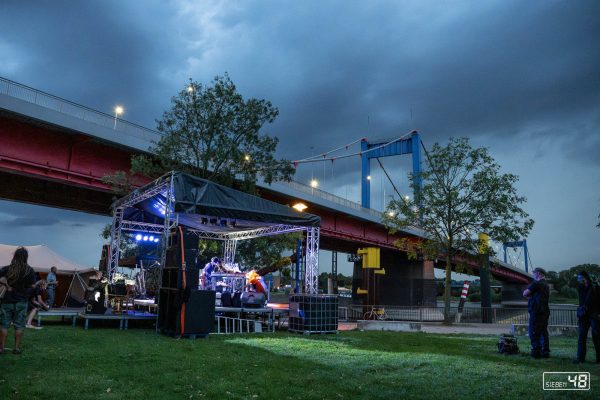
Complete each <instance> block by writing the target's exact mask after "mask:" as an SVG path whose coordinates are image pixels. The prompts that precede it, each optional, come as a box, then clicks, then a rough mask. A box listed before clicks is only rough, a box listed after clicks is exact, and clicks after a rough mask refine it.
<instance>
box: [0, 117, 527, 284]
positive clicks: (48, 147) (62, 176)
mask: <svg viewBox="0 0 600 400" xmlns="http://www.w3.org/2000/svg"><path fill="white" fill-rule="evenodd" d="M0 144H1V146H0V176H5V177H7V178H6V179H5V180H6V181H7V182H9V181H10V182H11V184H13V185H17V184H18V181H17V180H15V179H12V178H8V176H11V175H14V174H17V175H24V176H26V177H27V178H24V180H26V181H27V182H28V183H31V182H35V179H37V180H39V181H51V182H55V183H56V184H57V186H55V187H54V190H57V191H63V190H65V188H68V187H73V186H75V187H77V188H78V190H79V191H74V192H69V193H70V195H72V196H73V195H75V196H84V197H85V196H91V197H94V193H98V196H97V197H98V199H97V200H98V201H97V202H96V203H95V204H92V205H90V204H91V202H90V201H88V202H87V203H86V206H85V207H81V208H79V206H78V205H76V204H78V203H73V205H71V207H65V206H63V207H65V208H74V209H80V210H82V211H89V212H96V213H102V214H108V208H109V206H110V203H109V200H108V199H110V198H111V194H112V191H111V188H110V186H109V185H107V184H106V183H104V182H103V181H102V177H103V176H105V175H109V174H113V173H114V172H115V171H118V170H123V171H129V169H130V167H131V165H130V159H131V155H132V154H133V153H135V151H134V150H132V149H129V148H122V147H118V146H116V145H114V144H109V143H106V142H103V141H101V140H99V139H95V138H93V137H90V136H87V135H84V134H81V133H78V132H74V131H70V130H67V129H64V128H60V127H55V126H51V125H49V124H45V123H42V122H39V121H32V120H30V119H27V118H24V117H20V116H15V115H14V114H9V113H6V112H0ZM135 183H136V184H138V185H143V184H145V183H147V180H145V179H143V178H141V177H138V178H137V180H136V181H135ZM49 190H51V189H49ZM100 193H102V196H99V195H100ZM39 194H40V192H39V191H38V192H37V193H36V194H29V195H27V194H23V193H21V194H17V195H14V194H13V193H12V191H11V188H10V187H8V188H6V187H5V188H4V190H0V197H4V198H6V199H8V200H19V201H28V202H32V203H37V204H46V205H52V206H61V205H59V204H57V202H59V200H57V198H58V197H57V196H54V197H55V198H54V200H53V201H47V202H46V203H44V199H43V198H40V195H39ZM11 196H12V197H11ZM66 196H68V195H66ZM261 196H262V197H265V198H268V199H270V200H273V201H276V202H279V203H282V204H290V203H291V202H292V201H293V200H294V199H293V198H290V197H287V196H285V195H283V194H281V193H275V192H269V191H268V190H261ZM104 203H108V204H104ZM86 207H87V208H86ZM90 207H92V208H90ZM310 212H311V213H313V214H316V215H319V216H320V217H321V219H322V220H321V221H322V223H321V234H322V236H323V237H324V238H325V239H327V240H328V241H329V242H330V243H336V247H337V246H338V245H339V244H340V243H341V242H344V243H348V248H349V249H350V250H351V249H353V248H358V247H364V246H377V247H383V248H388V249H393V250H397V251H401V250H400V249H398V248H397V247H396V246H395V245H394V242H395V241H396V240H398V239H400V238H402V237H404V238H409V239H411V240H414V241H418V240H420V239H418V238H415V237H413V236H409V235H401V234H395V235H391V234H390V233H389V232H388V230H387V229H386V228H385V227H384V226H383V225H379V224H376V223H373V222H369V221H365V220H361V219H357V218H355V217H352V216H350V215H346V214H343V213H340V212H336V211H333V210H329V209H326V208H319V207H318V206H315V207H311V209H310ZM472 267H474V268H478V267H477V266H476V265H473V266H472ZM491 271H492V274H494V275H495V276H497V277H499V278H504V279H507V280H510V281H512V282H519V283H527V282H528V279H527V278H526V277H524V276H522V275H519V274H518V273H516V272H513V271H510V270H507V269H504V268H500V267H496V266H494V267H492V269H491Z"/></svg>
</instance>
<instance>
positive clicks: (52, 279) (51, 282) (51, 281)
mask: <svg viewBox="0 0 600 400" xmlns="http://www.w3.org/2000/svg"><path fill="white" fill-rule="evenodd" d="M46 282H47V283H48V287H47V288H46V292H47V293H48V299H47V301H46V303H48V305H49V306H50V307H54V296H55V293H56V287H57V286H58V280H57V279H56V267H55V266H52V268H50V272H49V273H48V276H47V277H46Z"/></svg>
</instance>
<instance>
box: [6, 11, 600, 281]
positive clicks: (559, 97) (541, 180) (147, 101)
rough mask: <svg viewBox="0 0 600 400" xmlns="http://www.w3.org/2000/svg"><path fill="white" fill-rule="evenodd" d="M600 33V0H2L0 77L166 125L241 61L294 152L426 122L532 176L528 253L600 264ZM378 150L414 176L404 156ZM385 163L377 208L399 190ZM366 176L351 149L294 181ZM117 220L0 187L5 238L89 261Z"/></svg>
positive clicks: (391, 166) (349, 185) (433, 130)
mask: <svg viewBox="0 0 600 400" xmlns="http://www.w3.org/2000/svg"><path fill="white" fill-rule="evenodd" d="M598 37H600V2H598V1H593V0H591V1H579V0H578V1H551V0H547V1H508V0H502V1H486V2H480V1H474V0H473V1H444V2H442V1H422V0H418V1H353V0H351V1H348V0H346V1H239V2H236V1H200V0H198V1H144V2H140V1H133V0H131V1H126V0H119V1H27V2H23V1H20V0H14V1H12V0H3V1H2V2H0V76H3V77H5V78H8V79H11V80H14V81H17V82H19V83H22V84H25V85H28V86H32V87H34V88H36V89H39V90H42V91H45V92H48V93H51V94H54V95H56V96H60V97H63V98H65V99H68V100H71V101H74V102H77V103H80V104H83V105H85V106H88V107H92V108H95V109H98V110H100V111H104V112H107V113H111V111H112V109H113V107H114V106H115V105H116V104H122V105H123V106H124V107H125V110H126V113H125V115H124V118H125V119H127V120H129V121H132V122H135V123H138V124H141V125H144V126H147V127H150V128H154V127H155V120H156V119H157V118H160V116H161V114H162V112H163V111H164V110H165V109H167V108H168V107H169V102H170V97H171V96H173V95H175V94H176V93H177V92H178V91H179V90H180V89H182V88H183V87H184V85H185V84H186V82H187V80H188V78H190V77H191V78H193V79H194V80H197V81H199V82H203V83H209V82H210V80H211V79H212V78H213V77H214V76H215V75H218V74H223V73H224V72H228V73H229V75H230V76H231V78H232V80H233V81H234V82H235V83H236V85H237V87H238V90H239V92H241V93H242V94H243V95H244V96H246V97H258V98H265V99H268V100H271V101H272V102H273V104H274V105H276V106H277V107H278V108H279V110H280V116H279V118H278V119H277V121H276V122H275V123H274V124H273V125H270V126H268V127H266V128H265V130H264V132H265V133H268V134H270V135H275V136H277V137H279V139H280V145H279V148H278V155H279V156H281V157H286V158H288V159H299V158H304V157H307V156H310V155H314V154H318V153H320V152H324V151H327V150H330V149H333V148H336V147H338V146H341V145H343V144H346V143H349V142H352V141H354V140H356V139H358V138H361V137H367V138H369V139H370V140H380V139H385V138H392V137H398V136H399V135H402V134H404V133H406V132H408V131H410V130H412V129H417V130H418V131H419V132H420V133H421V135H422V139H423V141H424V143H425V145H426V146H428V147H430V146H431V145H432V144H433V143H435V142H441V143H445V142H446V141H447V139H448V138H449V137H453V136H454V137H458V136H467V137H469V138H471V141H472V143H473V144H474V145H476V146H486V147H488V148H489V149H490V152H491V154H492V156H493V157H494V158H495V159H496V160H497V161H498V162H499V163H500V164H501V165H502V167H503V171H504V172H511V173H514V174H517V175H519V176H520V182H519V184H518V188H519V191H520V193H521V194H523V195H525V196H526V197H527V198H528V203H527V205H526V209H527V211H528V212H529V213H530V215H531V216H532V217H533V218H534V219H535V221H536V225H535V227H534V229H533V232H532V233H531V235H530V237H529V238H527V240H528V244H529V249H530V252H531V259H532V262H533V264H534V265H535V266H544V267H547V268H549V269H554V270H560V269H563V268H567V267H570V266H573V265H576V264H579V263H586V262H590V263H598V264H600V229H596V228H595V225H596V223H597V221H598V214H599V213H600V132H598V130H599V128H600V46H598V39H597V38H598ZM382 161H383V163H384V165H385V167H386V169H387V170H388V171H389V173H390V175H391V176H392V178H393V179H394V180H395V181H396V184H397V185H398V186H399V187H400V190H401V191H408V182H407V179H406V172H407V168H408V167H409V166H410V160H409V159H408V157H395V158H393V159H389V160H388V159H385V160H382ZM372 168H373V181H372V182H373V184H372V186H373V193H372V200H371V202H372V207H373V208H381V207H382V204H383V199H384V198H389V195H390V194H391V193H392V188H391V185H390V184H389V183H388V182H386V180H385V179H384V177H383V173H382V172H381V170H380V168H379V166H378V165H376V162H373V164H372ZM359 174H360V161H359V159H358V158H350V159H347V160H345V161H341V160H340V161H339V162H336V163H334V165H333V166H331V165H329V164H328V165H322V164H319V165H312V166H302V167H300V168H299V170H298V173H297V176H296V179H297V180H299V181H302V182H305V183H306V182H308V180H310V179H311V177H313V176H314V177H316V178H318V179H319V181H320V185H321V188H322V189H323V190H326V191H329V192H332V193H335V194H337V195H339V196H342V197H348V198H349V199H350V200H354V201H359V200H360V196H359V186H358V183H359V180H360V175H359ZM106 222H107V219H105V218H103V217H98V216H88V215H83V214H80V213H72V212H66V211H56V210H49V209H47V208H42V207H33V206H29V205H23V204H17V203H11V202H5V201H0V226H1V229H0V243H8V244H38V243H47V244H48V245H50V246H51V247H53V248H54V249H55V250H57V251H58V252H60V253H62V254H63V255H65V256H67V257H70V258H72V259H73V260H75V261H79V262H81V263H84V264H87V265H91V264H96V263H97V260H98V257H99V253H100V239H99V238H98V234H97V232H98V231H99V230H100V228H101V226H102V225H103V224H104V223H106ZM9 228H10V229H9ZM82 238H89V239H86V240H82ZM518 255H519V253H518V252H517V253H513V257H515V258H516V257H517V256H518ZM518 262H521V261H518Z"/></svg>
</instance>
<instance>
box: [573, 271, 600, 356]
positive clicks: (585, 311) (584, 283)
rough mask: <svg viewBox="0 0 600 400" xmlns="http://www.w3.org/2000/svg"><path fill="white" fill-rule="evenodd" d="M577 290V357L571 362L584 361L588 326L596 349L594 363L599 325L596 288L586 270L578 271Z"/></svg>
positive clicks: (599, 353) (598, 346)
mask: <svg viewBox="0 0 600 400" xmlns="http://www.w3.org/2000/svg"><path fill="white" fill-rule="evenodd" d="M577 286H578V287H577V290H578V292H579V307H577V325H578V327H579V329H578V333H579V337H578V339H577V358H575V359H574V360H573V364H579V363H583V362H585V354H586V352H587V335H588V331H589V329H590V327H591V328H592V342H593V343H594V349H595V350H596V363H600V329H599V328H600V327H599V326H598V324H599V322H600V321H599V320H598V318H599V315H598V313H599V312H600V310H598V309H597V308H598V305H597V304H595V303H596V302H595V300H596V296H597V295H598V293H596V292H595V291H596V289H595V288H594V284H593V283H592V280H591V279H590V275H589V274H588V273H587V272H586V271H580V272H579V273H578V274H577Z"/></svg>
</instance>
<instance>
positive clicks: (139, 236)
mask: <svg viewBox="0 0 600 400" xmlns="http://www.w3.org/2000/svg"><path fill="white" fill-rule="evenodd" d="M135 240H137V241H138V242H139V241H140V240H142V235H140V234H139V233H138V234H137V235H135Z"/></svg>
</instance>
